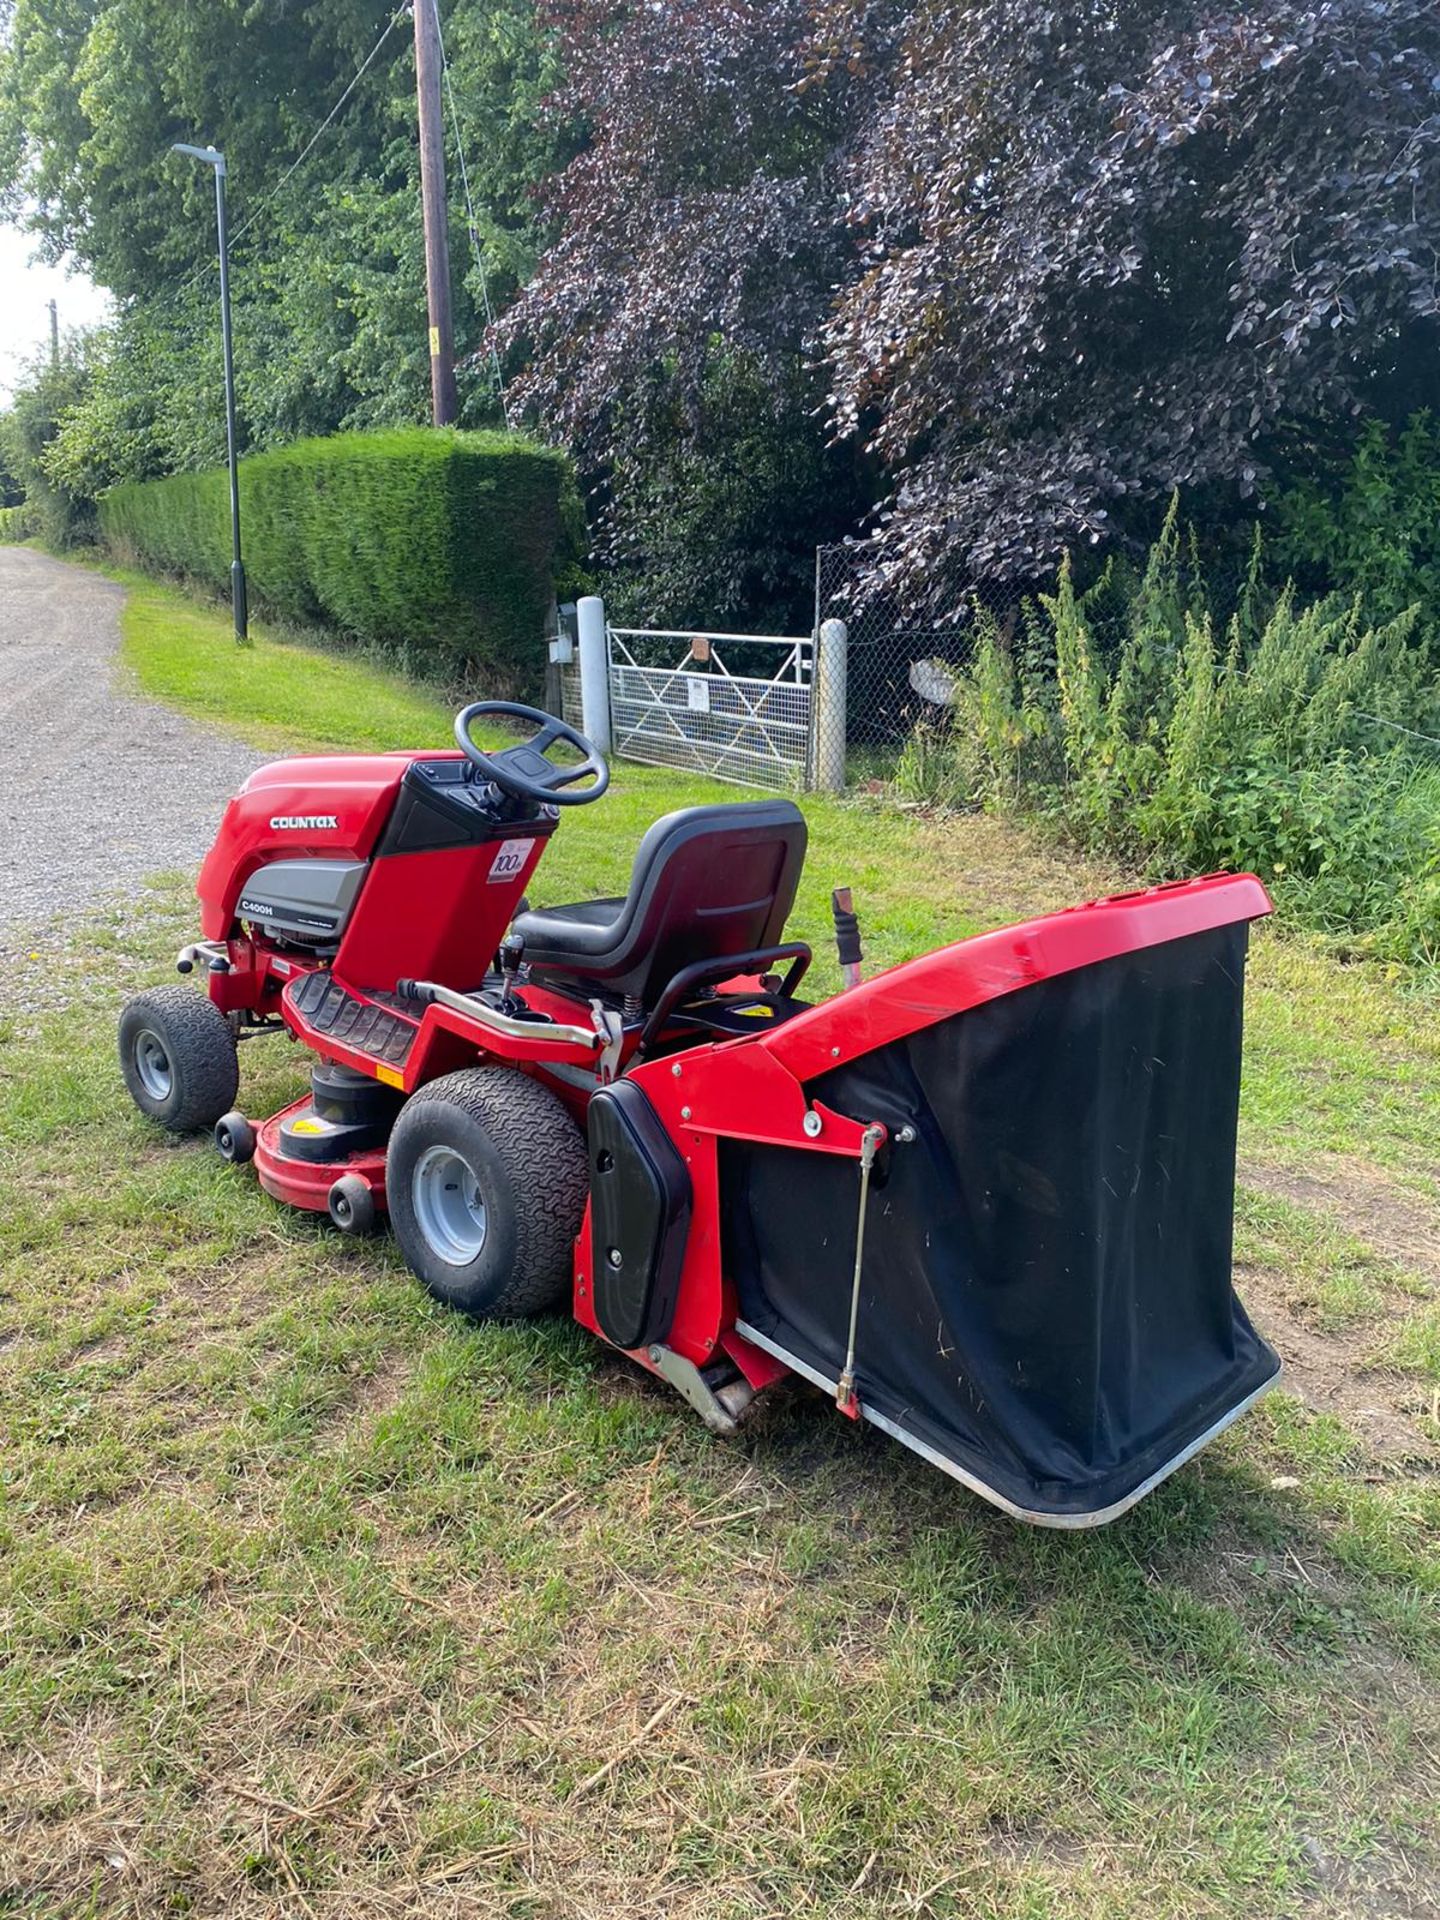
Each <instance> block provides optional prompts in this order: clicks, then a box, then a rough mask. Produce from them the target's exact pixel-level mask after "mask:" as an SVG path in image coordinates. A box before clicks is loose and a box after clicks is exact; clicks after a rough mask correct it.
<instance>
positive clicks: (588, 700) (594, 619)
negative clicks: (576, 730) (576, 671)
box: [575, 593, 610, 753]
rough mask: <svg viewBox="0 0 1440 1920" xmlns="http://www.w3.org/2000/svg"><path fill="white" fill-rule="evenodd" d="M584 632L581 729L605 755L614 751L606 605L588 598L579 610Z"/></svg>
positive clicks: (596, 598) (578, 621)
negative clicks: (611, 743) (611, 727)
mask: <svg viewBox="0 0 1440 1920" xmlns="http://www.w3.org/2000/svg"><path fill="white" fill-rule="evenodd" d="M575 622H576V625H577V626H578V628H579V630H580V725H581V728H582V729H583V731H584V733H585V736H586V738H587V739H589V740H590V741H592V742H593V743H594V745H595V746H597V747H598V748H599V749H600V751H601V753H609V751H610V649H609V646H608V644H607V643H606V638H605V602H604V601H603V600H602V599H601V598H600V596H599V595H598V594H594V593H589V594H586V596H585V597H584V599H583V600H581V601H579V602H578V603H577V605H576V608H575Z"/></svg>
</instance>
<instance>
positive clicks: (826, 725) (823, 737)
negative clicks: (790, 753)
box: [814, 620, 850, 793]
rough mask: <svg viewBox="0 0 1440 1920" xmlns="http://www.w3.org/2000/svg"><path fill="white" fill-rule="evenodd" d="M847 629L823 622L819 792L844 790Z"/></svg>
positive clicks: (818, 671) (818, 670) (818, 669)
mask: <svg viewBox="0 0 1440 1920" xmlns="http://www.w3.org/2000/svg"><path fill="white" fill-rule="evenodd" d="M849 644H850V630H849V628H848V627H847V626H846V625H845V622H844V621H843V620H822V621H821V623H820V645H819V648H818V649H817V658H816V662H815V694H814V699H815V785H816V786H817V787H818V788H819V789H820V791H821V792H822V793H840V792H843V790H844V787H845V685H846V678H847V661H846V654H847V651H848V649H849Z"/></svg>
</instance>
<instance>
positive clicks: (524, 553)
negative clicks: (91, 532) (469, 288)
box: [100, 427, 579, 697]
mask: <svg viewBox="0 0 1440 1920" xmlns="http://www.w3.org/2000/svg"><path fill="white" fill-rule="evenodd" d="M240 519H241V531H242V535H243V540H244V552H245V573H246V579H247V582H248V584H249V588H250V595H251V598H252V600H253V601H255V602H257V603H258V604H260V605H262V606H264V607H266V608H268V609H269V610H271V611H272V612H274V613H276V614H279V615H280V616H281V617H282V618H286V619H291V620H296V621H303V622H311V623H313V622H323V623H326V624H330V625H333V626H335V627H337V628H339V629H340V630H342V631H343V632H346V633H350V634H354V635H356V636H358V637H360V638H362V639H365V640H376V641H381V642H383V643H385V644H387V645H401V646H404V647H405V648H406V650H407V652H408V653H409V655H410V656H411V658H412V660H413V663H414V664H415V665H416V666H417V667H419V668H421V669H422V670H425V669H428V670H429V671H430V672H432V673H433V674H435V675H436V677H439V678H443V679H447V680H454V679H457V678H461V677H463V678H465V679H466V680H468V681H470V682H472V683H473V684H474V685H475V686H476V687H477V688H478V689H480V690H483V691H484V692H485V693H487V694H490V695H492V696H499V697H505V696H510V695H514V694H517V693H527V692H528V693H533V692H535V691H536V690H537V689H538V687H539V685H540V684H541V681H542V679H543V675H544V661H545V650H544V647H543V645H542V641H543V637H544V633H545V618H546V612H547V609H548V606H549V602H550V599H551V596H552V594H553V593H554V592H555V588H556V584H557V573H560V572H563V571H566V570H568V569H570V568H572V567H573V565H574V564H575V562H576V560H577V559H578V551H577V549H578V545H579V541H578V537H577V535H578V525H579V502H578V496H577V495H576V492H575V483H574V479H573V476H572V473H571V469H570V464H569V462H568V460H567V459H566V458H565V456H564V455H563V454H561V453H557V452H555V451H553V450H551V449H548V448H545V447H539V446H536V445H534V444H533V443H532V442H530V441H527V440H523V439H520V438H519V437H517V436H515V435H511V434H501V433H458V432H451V431H448V430H447V431H441V432H436V431H433V430H431V429H429V428H420V427H417V428H406V429H402V430H399V431H395V432H389V433H365V434H361V433H354V434H340V435H337V436H336V437H335V438H334V439H329V440H302V441H299V442H297V444H296V445H294V446H292V447H286V448H284V449H283V450H282V451H280V452H278V453H263V454H257V455H255V456H254V457H253V458H251V459H248V460H242V461H241V463H240ZM100 528H101V532H102V534H103V535H104V538H105V540H106V542H107V543H108V545H109V546H110V547H111V548H112V550H114V551H115V552H116V553H117V554H118V555H119V556H120V557H122V558H124V559H127V560H131V561H133V562H136V563H138V564H139V565H141V566H146V567H151V568H159V569H162V570H163V571H165V572H169V573H179V574H185V575H189V576H190V577H191V578H193V579H197V580H203V581H205V582H207V583H208V584H209V585H211V586H213V587H215V588H217V589H219V590H220V591H222V592H225V591H228V589H229V583H230V510H229V483H228V479H227V476H226V473H225V471H224V469H223V468H222V469H220V470H218V471H213V472H209V473H184V474H176V475H174V476H173V477H172V478H170V479H168V480H147V481H142V482H138V483H135V484H132V485H128V486H121V487H116V488H115V489H114V491H113V492H111V493H109V494H107V495H106V496H105V498H104V499H103V500H101V502H100Z"/></svg>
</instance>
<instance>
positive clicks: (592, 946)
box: [512, 899, 625, 959]
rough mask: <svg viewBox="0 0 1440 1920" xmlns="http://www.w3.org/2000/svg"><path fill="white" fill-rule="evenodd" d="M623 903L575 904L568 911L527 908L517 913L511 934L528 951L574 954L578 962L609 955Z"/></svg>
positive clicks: (577, 902)
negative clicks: (513, 933) (539, 950)
mask: <svg viewBox="0 0 1440 1920" xmlns="http://www.w3.org/2000/svg"><path fill="white" fill-rule="evenodd" d="M624 905H625V902H624V900H623V899H622V900H577V901H576V902H575V904H574V905H573V906H569V907H527V908H526V910H525V911H524V912H523V913H517V914H516V916H515V919H514V921H513V923H512V931H513V932H515V933H518V934H520V935H521V936H522V938H523V939H524V941H525V945H526V946H527V947H538V948H541V949H543V950H544V951H546V952H557V951H558V952H560V953H567V954H571V953H573V954H574V955H575V956H576V957H577V958H578V959H589V958H590V957H591V956H593V955H597V954H602V953H608V952H609V950H610V946H611V944H612V941H613V939H614V926H615V922H616V921H617V920H618V919H619V918H620V911H621V909H622V908H623V907H624Z"/></svg>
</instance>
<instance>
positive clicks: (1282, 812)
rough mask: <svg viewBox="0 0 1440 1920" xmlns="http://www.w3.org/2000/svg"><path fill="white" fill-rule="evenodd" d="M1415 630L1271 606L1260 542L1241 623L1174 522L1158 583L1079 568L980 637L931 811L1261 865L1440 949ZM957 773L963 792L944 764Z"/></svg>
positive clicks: (1282, 884)
mask: <svg viewBox="0 0 1440 1920" xmlns="http://www.w3.org/2000/svg"><path fill="white" fill-rule="evenodd" d="M1415 635H1416V614H1415V611H1414V609H1407V610H1406V611H1405V612H1403V613H1400V614H1398V615H1396V616H1395V618H1393V619H1391V620H1388V621H1383V622H1372V621H1370V620H1367V618H1366V617H1365V615H1364V613H1363V612H1362V608H1361V603H1360V602H1359V600H1358V599H1353V600H1351V599H1345V598H1343V597H1341V596H1335V595H1332V596H1329V597H1326V598H1323V599H1319V600H1315V601H1311V602H1309V603H1304V602H1302V601H1301V600H1300V599H1299V598H1298V597H1297V595H1296V593H1295V590H1294V588H1293V587H1292V586H1290V585H1286V586H1285V587H1284V588H1283V589H1282V590H1280V591H1279V592H1278V593H1276V592H1270V591H1268V590H1267V588H1266V586H1265V582H1264V576H1263V568H1262V555H1261V550H1260V547H1259V543H1258V540H1257V543H1256V546H1255V549H1254V552H1253V555H1252V560H1251V565H1250V569H1249V572H1248V574H1247V576H1246V578H1245V581H1244V583H1243V586H1242V588H1241V591H1240V593H1239V595H1238V598H1237V601H1236V604H1235V606H1234V608H1233V610H1232V611H1231V612H1230V614H1229V616H1228V618H1226V619H1224V620H1223V621H1220V620H1217V618H1216V616H1215V614H1214V612H1213V611H1212V609H1211V607H1210V606H1209V605H1208V604H1207V596H1206V593H1205V589H1204V585H1203V582H1202V581H1200V580H1199V578H1198V577H1197V576H1196V575H1195V573H1194V571H1193V569H1191V568H1188V567H1187V566H1186V565H1185V564H1184V553H1183V543H1182V540H1181V535H1180V530H1179V526H1178V519H1177V513H1176V509H1175V507H1174V505H1173V504H1172V507H1171V511H1170V514H1169V517H1168V518H1167V520H1166V523H1165V527H1164V529H1163V531H1162V533H1161V536H1160V538H1159V540H1158V541H1157V542H1156V544H1155V546H1154V548H1153V549H1152V551H1151V553H1150V555H1149V559H1148V562H1147V564H1146V567H1145V569H1144V572H1143V574H1141V575H1140V576H1139V577H1138V579H1136V580H1134V581H1133V582H1132V583H1130V584H1129V585H1128V586H1126V585H1125V584H1124V583H1123V582H1117V579H1116V577H1115V574H1114V573H1113V571H1112V572H1107V574H1106V575H1104V576H1102V578H1101V580H1100V581H1099V582H1098V583H1097V584H1096V585H1095V586H1094V587H1092V588H1091V589H1090V590H1089V591H1088V592H1084V593H1082V592H1080V591H1079V590H1077V588H1076V585H1075V582H1074V578H1073V575H1072V572H1071V568H1070V565H1069V562H1068V561H1067V562H1066V563H1065V564H1064V565H1063V566H1062V568H1061V571H1060V576H1059V579H1058V581H1057V583H1056V587H1055V590H1054V592H1053V593H1049V594H1044V595H1041V596H1040V597H1039V599H1038V601H1036V602H1035V603H1032V605H1031V606H1030V607H1029V609H1028V610H1027V614H1026V618H1025V620H1024V622H1023V623H1022V627H1021V629H1020V631H1019V632H1018V633H1016V634H1015V635H1013V636H1010V637H1008V638H1007V636H1006V635H1005V634H1004V633H1003V632H1002V631H1001V630H1000V629H999V628H997V627H996V626H995V625H993V623H992V624H985V623H982V624H981V627H980V630H979V633H978V638H977V644H976V647H975V651H974V654H973V656H972V659H971V661H970V663H969V665H968V666H967V668H966V669H965V670H964V672H963V673H961V674H959V675H958V676H957V678H956V682H955V688H954V699H953V704H952V706H951V709H950V715H949V720H948V723H947V727H946V729H945V734H944V739H945V740H946V741H947V742H948V746H949V752H948V755H947V754H946V753H944V752H943V750H942V745H941V738H940V737H939V736H937V735H936V733H935V731H934V730H933V729H932V730H931V731H930V733H929V734H928V735H927V737H926V738H924V739H923V740H919V741H916V742H914V743H912V746H911V747H910V749H908V750H907V754H906V756H905V757H904V759H903V761H902V764H901V767H900V769H899V772H898V781H899V784H900V785H901V787H902V789H903V790H907V791H909V792H910V793H911V794H912V795H913V796H914V797H917V798H922V799H928V800H930V801H931V802H932V803H934V802H936V801H941V802H948V803H949V804H956V803H957V802H958V803H962V804H970V805H979V806H988V807H995V808H1004V809H1007V810H1015V809H1020V810H1025V811H1028V812H1031V813H1036V814H1039V815H1042V816H1044V817H1046V818H1048V819H1049V820H1051V821H1052V822H1053V823H1054V824H1056V825H1057V826H1059V827H1060V828H1061V829H1062V830H1063V831H1064V832H1065V833H1066V834H1067V835H1068V836H1069V837H1071V838H1073V839H1075V840H1076V841H1078V842H1079V843H1080V844H1082V845H1084V846H1086V847H1088V848H1092V849H1095V850H1099V851H1103V852H1105V853H1107V854H1109V855H1111V856H1113V857H1117V858H1119V859H1120V860H1122V861H1124V862H1126V863H1128V864H1131V865H1133V866H1135V867H1138V868H1139V869H1141V870H1142V871H1148V872H1152V873H1156V874H1164V875H1167V876H1173V875H1178V874H1183V873H1193V872H1201V871H1206V870H1209V869H1215V868H1242V869H1245V868H1248V869H1253V870H1255V871H1258V872H1259V873H1261V874H1262V876H1263V877H1265V878H1266V879H1267V880H1269V881H1270V882H1272V884H1274V885H1275V886H1276V887H1277V888H1278V889H1279V890H1281V892H1282V893H1284V894H1285V895H1286V896H1287V899H1288V901H1289V902H1291V903H1293V905H1294V906H1295V907H1296V908H1297V909H1298V910H1299V911H1300V913H1301V914H1302V915H1303V916H1304V918H1306V919H1307V920H1309V921H1311V922H1312V923H1314V924H1318V925H1320V926H1322V927H1324V928H1327V929H1330V930H1332V931H1335V932H1337V933H1338V932H1351V933H1354V932H1359V933H1363V934H1368V935H1370V936H1372V939H1371V944H1373V945H1376V946H1378V947H1380V948H1382V949H1384V950H1387V951H1403V952H1405V953H1406V954H1407V955H1409V956H1412V957H1415V956H1418V957H1422V958H1431V957H1433V956H1434V954H1435V952H1436V951H1437V949H1440V919H1437V914H1440V769H1437V768H1436V767H1435V766H1434V765H1427V764H1426V763H1425V762H1424V761H1423V760H1422V761H1417V759H1416V757H1415V754H1414V751H1413V748H1412V745H1411V735H1410V734H1409V733H1406V732H1403V731H1401V729H1407V728H1408V729H1412V730H1415V731H1421V730H1423V729H1424V728H1426V727H1433V726H1434V724H1435V716H1436V713H1437V711H1440V694H1437V683H1436V675H1435V669H1434V665H1433V663H1432V661H1431V658H1430V654H1429V650H1428V648H1427V647H1425V646H1423V645H1418V644H1417V643H1416V638H1415ZM941 766H943V769H944V771H943V775H942V774H938V773H937V768H938V767H941Z"/></svg>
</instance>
